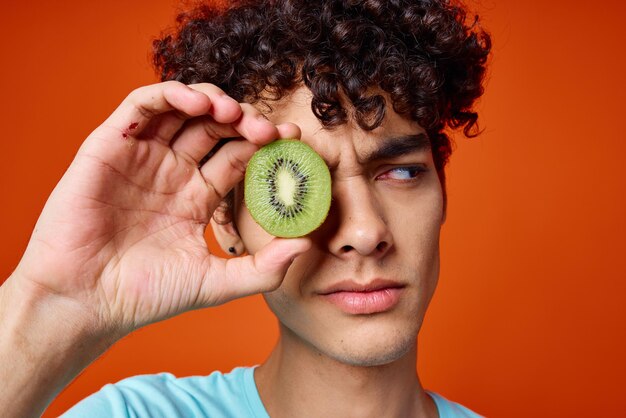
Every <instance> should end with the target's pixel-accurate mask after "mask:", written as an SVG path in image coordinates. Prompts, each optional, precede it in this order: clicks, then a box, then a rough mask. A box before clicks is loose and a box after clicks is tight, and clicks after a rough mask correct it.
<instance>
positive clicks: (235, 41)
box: [154, 0, 491, 191]
mask: <svg viewBox="0 0 626 418" xmlns="http://www.w3.org/2000/svg"><path fill="white" fill-rule="evenodd" d="M177 22H178V26H177V28H176V30H175V31H174V32H173V33H172V34H169V35H167V36H164V37H163V38H162V39H159V40H156V41H155V42H154V64H155V66H156V68H157V69H158V70H159V71H160V73H161V78H162V80H178V81H181V82H183V83H186V84H190V83H199V82H210V83H213V84H216V85H217V86H219V87H220V88H222V89H223V90H224V91H226V92H227V93H228V94H229V95H230V96H232V97H233V98H235V99H236V100H239V101H245V102H249V103H257V102H262V103H266V104H267V103H268V101H271V100H277V99H280V98H282V97H284V96H285V95H287V94H289V92H290V91H292V90H293V89H294V88H295V87H297V86H298V85H299V84H300V83H304V85H306V87H308V88H309V89H310V90H311V92H312V94H313V99H312V103H311V107H312V111H313V113H314V114H315V115H316V116H317V117H318V118H319V119H320V121H321V122H322V124H323V125H324V126H325V127H327V128H332V127H333V126H336V125H339V124H342V123H345V122H346V121H347V120H348V118H354V120H355V121H356V122H357V123H358V125H359V126H360V127H361V128H362V129H365V130H371V129H374V128H376V127H377V126H379V125H380V124H381V123H382V120H383V118H384V116H385V109H386V105H387V103H386V100H385V98H384V97H383V96H382V95H381V94H379V92H380V90H382V91H384V92H386V93H387V94H388V97H389V98H390V99H391V105H392V106H393V109H394V110H395V111H396V112H397V113H399V114H401V115H403V116H405V117H408V118H410V119H412V120H415V121H417V122H418V123H419V124H420V126H422V127H423V128H424V129H425V130H426V132H427V134H428V136H429V138H430V141H431V145H432V150H433V158H434V162H435V166H436V168H437V171H438V172H439V173H440V176H441V177H442V180H444V181H442V185H443V186H444V187H445V177H444V176H443V168H444V166H445V165H446V163H447V161H448V158H449V156H450V153H451V144H450V139H449V137H448V135H447V134H446V132H445V131H446V128H453V129H454V128H463V132H464V134H465V135H466V136H468V137H470V136H475V135H477V134H478V128H477V118H478V116H477V114H476V112H474V111H473V110H472V106H473V104H474V102H475V101H476V99H477V98H478V97H480V96H481V95H482V93H483V86H482V82H483V79H484V76H485V71H486V61H487V57H488V55H489V52H490V50H491V39H490V37H489V35H488V34H487V33H486V32H485V31H483V30H482V29H481V27H480V25H479V20H478V16H473V17H472V18H468V17H467V11H466V9H465V7H464V6H463V5H462V4H461V3H459V2H457V1H455V0H315V1H311V0H236V1H232V2H230V4H229V5H227V6H219V5H215V4H213V5H211V4H204V5H201V6H198V7H195V8H193V9H192V10H191V11H188V12H185V13H183V14H181V15H179V17H178V19H177ZM372 87H377V88H379V89H380V90H376V89H372ZM346 107H347V108H346ZM444 191H445V189H444Z"/></svg>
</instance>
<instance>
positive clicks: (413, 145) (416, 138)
mask: <svg viewBox="0 0 626 418" xmlns="http://www.w3.org/2000/svg"><path fill="white" fill-rule="evenodd" d="M426 150H430V140H429V139H428V135H426V134H425V133H423V132H421V133H419V134H417V135H403V136H399V137H395V138H390V139H388V140H386V141H385V142H384V144H383V145H382V146H381V147H380V148H378V149H376V150H374V151H372V152H371V153H369V154H368V155H366V156H365V158H364V162H370V161H376V160H388V159H393V158H396V157H400V156H402V155H405V154H410V153H414V152H422V151H426Z"/></svg>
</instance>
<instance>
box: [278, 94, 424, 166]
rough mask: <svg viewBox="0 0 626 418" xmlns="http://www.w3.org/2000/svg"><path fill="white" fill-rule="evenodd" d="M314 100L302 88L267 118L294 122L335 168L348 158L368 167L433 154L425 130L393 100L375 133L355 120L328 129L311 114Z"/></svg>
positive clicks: (308, 141) (305, 139)
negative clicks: (410, 155) (416, 154)
mask: <svg viewBox="0 0 626 418" xmlns="http://www.w3.org/2000/svg"><path fill="white" fill-rule="evenodd" d="M311 99H312V93H311V91H310V90H309V89H308V88H306V87H304V86H300V87H298V88H296V89H295V90H293V92H292V93H290V94H289V95H287V96H285V97H283V98H282V99H281V100H279V101H276V102H273V103H271V104H270V106H271V108H272V110H271V112H268V113H266V115H267V116H268V117H269V118H270V119H271V120H272V121H273V122H274V123H277V124H278V123H285V122H292V123H295V124H296V125H298V126H299V127H300V129H301V130H302V140H303V141H305V142H307V143H309V145H311V146H312V147H313V148H315V149H316V151H318V152H319V153H320V154H321V155H322V157H324V159H325V160H327V163H328V164H329V166H331V167H333V166H336V165H338V163H339V161H338V160H339V159H341V160H345V157H348V154H352V155H354V156H355V157H356V161H355V162H358V163H360V164H364V163H367V162H369V161H372V160H380V159H391V158H395V157H399V156H401V155H404V154H408V153H414V152H422V151H430V140H429V138H428V136H427V135H426V133H425V131H424V129H423V128H422V127H421V126H420V125H419V124H418V123H417V122H416V121H412V120H409V119H407V118H405V117H403V116H401V115H399V114H398V113H396V112H395V111H394V110H393V107H392V106H391V104H390V101H389V100H390V99H389V98H387V107H386V112H385V118H384V120H383V123H382V124H381V125H380V126H379V127H377V128H375V129H373V130H371V131H366V130H363V129H361V128H360V127H359V126H358V124H357V123H356V122H355V121H354V120H352V118H349V119H348V121H346V123H344V124H341V125H338V126H334V127H324V126H323V125H322V123H321V121H320V120H319V119H318V118H317V117H316V116H315V115H314V114H313V112H312V110H311ZM350 151H353V152H350ZM342 154H343V157H342Z"/></svg>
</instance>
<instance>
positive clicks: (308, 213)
mask: <svg viewBox="0 0 626 418" xmlns="http://www.w3.org/2000/svg"><path fill="white" fill-rule="evenodd" d="M244 199H245V202H246V206H247V207H248V210H249V211H250V214H251V215H252V218H254V220H255V221H256V222H257V223H258V224H259V225H260V226H261V227H262V228H263V229H264V230H266V231H267V232H268V233H270V234H271V235H274V236H276V237H283V238H293V237H301V236H303V235H307V234H308V233H310V232H312V231H313V230H315V229H317V228H318V227H319V226H320V225H321V224H322V223H323V222H324V220H325V219H326V216H327V215H328V210H329V209H330V200H331V181H330V172H329V171H328V167H327V166H326V163H325V162H324V160H323V159H322V157H320V156H319V155H318V154H317V153H316V152H315V151H314V150H313V149H312V148H311V147H310V146H308V145H307V144H305V143H304V142H302V141H298V140H294V139H279V140H277V141H274V142H271V143H269V144H268V145H266V146H264V147H262V148H261V149H259V150H258V151H257V152H256V153H255V154H254V155H253V156H252V158H251V159H250V162H249V163H248V167H247V168H246V177H245V184H244Z"/></svg>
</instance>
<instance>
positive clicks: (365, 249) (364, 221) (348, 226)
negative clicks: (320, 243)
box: [329, 178, 393, 257]
mask: <svg viewBox="0 0 626 418" xmlns="http://www.w3.org/2000/svg"><path fill="white" fill-rule="evenodd" d="M330 216H332V217H334V218H335V219H336V222H337V223H336V229H335V232H334V233H333V234H332V237H331V239H330V241H329V249H330V251H331V252H332V253H333V254H335V255H337V256H340V257H352V256H354V255H361V256H375V257H382V256H383V255H384V254H385V253H387V252H388V251H389V249H390V248H391V247H392V246H393V239H392V234H391V231H390V229H389V226H388V224H387V222H386V220H385V218H384V214H383V210H382V208H381V206H380V205H379V204H378V201H377V199H376V196H375V193H374V192H373V191H372V190H371V189H370V186H369V185H368V184H367V183H366V181H365V180H364V179H362V178H351V179H349V180H340V181H333V203H332V206H331V213H330Z"/></svg>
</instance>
